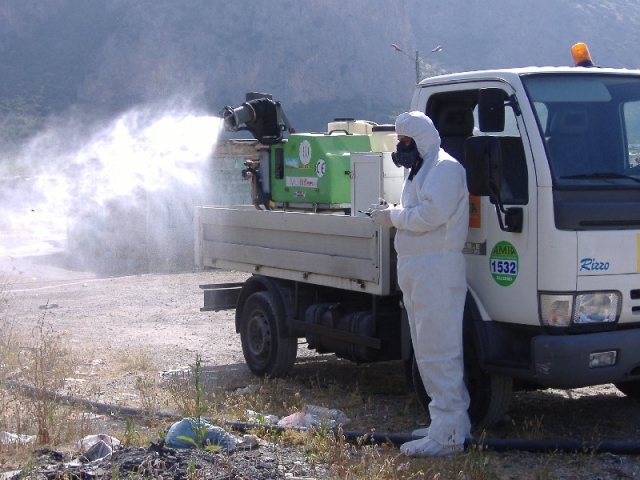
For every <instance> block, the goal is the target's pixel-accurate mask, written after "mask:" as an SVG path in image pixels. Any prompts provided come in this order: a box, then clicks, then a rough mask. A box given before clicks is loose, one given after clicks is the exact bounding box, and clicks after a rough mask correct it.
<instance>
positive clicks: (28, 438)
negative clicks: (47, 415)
mask: <svg viewBox="0 0 640 480" xmlns="http://www.w3.org/2000/svg"><path fill="white" fill-rule="evenodd" d="M35 441H36V436H35V435H19V434H16V433H9V432H0V445H9V444H14V445H15V444H20V445H25V444H27V443H33V442H35Z"/></svg>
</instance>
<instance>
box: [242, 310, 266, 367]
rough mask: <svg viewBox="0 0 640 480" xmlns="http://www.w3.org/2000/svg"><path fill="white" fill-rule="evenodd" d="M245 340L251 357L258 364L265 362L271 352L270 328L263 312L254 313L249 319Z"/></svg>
mask: <svg viewBox="0 0 640 480" xmlns="http://www.w3.org/2000/svg"><path fill="white" fill-rule="evenodd" d="M247 340H248V342H247V346H248V347H249V351H250V352H251V356H252V357H253V358H254V359H256V360H258V361H260V362H265V361H266V360H267V359H268V357H269V353H270V352H271V328H270V327H269V321H268V320H267V317H266V316H265V314H264V313H263V312H261V311H255V312H253V314H252V315H251V317H250V318H249V322H248V324H247Z"/></svg>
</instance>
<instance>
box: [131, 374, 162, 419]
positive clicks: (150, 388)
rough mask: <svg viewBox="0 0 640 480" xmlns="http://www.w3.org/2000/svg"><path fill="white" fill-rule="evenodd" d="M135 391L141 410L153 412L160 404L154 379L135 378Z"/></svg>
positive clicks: (146, 376)
mask: <svg viewBox="0 0 640 480" xmlns="http://www.w3.org/2000/svg"><path fill="white" fill-rule="evenodd" d="M135 389H136V391H137V392H138V394H139V397H140V403H141V404H142V408H143V409H144V410H146V411H148V412H152V411H153V410H155V409H156V407H157V406H158V405H159V403H160V401H159V398H158V385H157V381H156V379H155V378H154V377H151V376H149V375H141V376H137V377H136V380H135Z"/></svg>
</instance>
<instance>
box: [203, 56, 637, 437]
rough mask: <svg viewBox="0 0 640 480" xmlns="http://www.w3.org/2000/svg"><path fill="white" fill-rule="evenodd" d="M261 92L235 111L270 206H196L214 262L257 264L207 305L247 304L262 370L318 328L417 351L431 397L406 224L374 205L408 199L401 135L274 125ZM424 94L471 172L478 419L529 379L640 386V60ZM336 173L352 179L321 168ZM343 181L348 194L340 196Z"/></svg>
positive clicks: (468, 335) (417, 98)
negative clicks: (400, 274)
mask: <svg viewBox="0 0 640 480" xmlns="http://www.w3.org/2000/svg"><path fill="white" fill-rule="evenodd" d="M252 101H254V100H248V101H247V102H245V103H244V104H243V106H242V107H239V108H238V109H231V108H229V107H225V108H226V109H227V111H226V112H224V114H225V120H226V121H227V124H228V125H229V127H230V128H232V129H233V128H238V127H241V125H243V122H245V123H244V124H246V125H247V126H248V128H249V129H250V130H252V131H253V133H254V135H255V134H256V133H257V135H256V138H258V139H259V140H260V141H261V143H262V144H263V148H262V149H261V151H260V153H259V159H258V160H257V161H256V162H254V163H253V164H252V166H250V167H249V168H248V169H247V171H248V173H247V174H248V175H249V176H251V177H252V181H253V182H254V186H255V188H254V200H255V201H254V204H255V205H254V206H248V207H237V208H233V207H216V206H203V207H198V208H197V211H196V222H195V228H196V233H195V238H196V262H197V264H198V265H200V266H201V267H203V268H207V267H215V268H221V269H229V270H240V271H245V272H251V273H252V274H253V275H252V276H251V277H249V279H248V280H247V281H246V282H244V283H242V284H226V285H203V286H201V287H202V288H203V290H204V308H203V310H217V309H222V308H235V311H236V316H235V321H236V329H237V331H238V333H239V334H240V338H241V342H242V349H243V353H244V357H245V360H246V362H247V365H248V367H249V369H250V370H251V371H252V372H253V373H255V374H256V375H262V376H264V375H267V376H282V375H285V374H287V373H288V372H290V371H291V370H292V368H293V367H294V363H295V359H296V352H297V349H298V343H299V341H301V340H302V341H306V343H307V346H308V348H311V349H315V350H317V351H318V352H333V353H335V354H336V355H337V356H339V357H341V358H346V359H349V360H352V361H354V362H381V361H392V360H404V361H405V365H407V366H412V367H411V370H409V372H410V373H411V379H412V381H413V383H414V387H415V389H416V392H417V394H418V398H419V399H420V402H421V403H422V404H423V405H424V406H425V407H426V405H427V404H428V401H429V398H428V396H427V395H426V393H425V391H424V388H423V387H422V384H421V382H420V377H419V375H418V374H417V369H416V367H415V365H414V364H413V362H412V348H411V341H410V338H409V333H408V326H407V322H406V315H405V312H404V310H403V308H402V296H401V293H400V291H399V289H398V287H397V284H396V277H395V252H394V249H393V235H394V230H393V229H389V228H383V227H378V226H375V225H374V224H373V223H372V222H371V220H370V219H369V218H367V217H366V216H365V215H363V214H362V213H360V212H359V211H366V210H367V209H368V207H369V205H370V204H372V203H375V202H377V200H378V198H379V197H383V198H385V199H387V200H388V201H390V202H397V201H398V200H397V199H398V198H399V192H400V184H401V182H402V178H401V176H402V173H401V169H398V168H396V167H395V166H394V165H393V163H392V162H391V160H390V153H389V152H388V150H392V149H393V148H388V147H387V146H386V145H384V148H379V147H377V145H376V141H374V139H375V137H376V134H379V132H375V131H373V130H374V129H375V127H376V126H375V125H373V126H372V125H371V124H370V123H368V122H353V121H349V120H343V121H336V122H333V123H332V124H329V130H330V131H331V130H336V129H337V130H341V131H340V132H336V131H332V132H331V133H330V132H327V133H323V134H309V135H307V136H305V135H301V134H295V133H291V134H290V135H289V136H288V138H287V139H285V138H282V133H281V132H283V131H284V130H285V127H286V126H287V123H285V124H284V125H283V124H282V122H280V123H278V125H279V131H280V133H277V132H276V131H275V130H273V131H272V132H271V133H272V135H267V134H264V130H261V129H262V128H263V127H264V125H266V124H268V123H269V122H262V123H259V121H258V117H259V116H260V109H259V108H254V107H256V105H253V106H252V105H251V102H252ZM272 103H273V102H272ZM275 105H276V107H279V104H277V103H276V104H275ZM410 109H411V110H420V111H423V112H426V114H427V115H429V116H430V117H431V118H432V119H433V120H434V123H435V125H436V127H437V128H438V130H439V132H440V135H441V138H442V148H444V149H445V150H446V151H447V152H449V153H450V154H451V155H453V156H454V157H455V158H457V159H458V160H459V161H460V162H461V163H462V164H463V165H464V166H465V168H466V171H467V180H468V187H469V191H470V218H469V227H470V228H469V234H468V239H467V244H466V248H465V252H464V253H465V257H466V261H467V281H468V294H467V300H466V307H465V313H464V345H465V366H466V375H465V380H466V383H467V386H468V388H469V392H470V395H471V406H470V409H469V413H470V416H471V418H472V420H473V421H474V422H475V423H476V424H479V425H483V426H491V425H494V424H495V423H497V422H498V421H499V420H500V419H501V418H502V417H503V415H504V413H505V411H506V409H507V407H508V404H509V401H510V397H511V393H512V391H513V389H523V390H524V389H540V388H560V389H566V388H577V387H584V386H590V385H600V384H606V383H613V384H615V386H616V387H617V388H618V389H619V390H620V391H621V392H623V393H624V394H626V395H629V396H632V397H635V398H640V71H633V70H624V69H609V68H597V67H593V68H588V67H542V68H539V67H530V68H517V69H505V70H492V71H475V72H465V73H457V74H447V75H442V76H436V77H432V78H427V79H425V80H423V81H421V82H420V83H419V84H418V85H416V88H415V92H414V94H413V100H412V102H411V106H410ZM273 111H274V110H272V113H273ZM275 111H279V109H278V108H276V109H275ZM271 124H272V125H273V122H271ZM363 124H364V125H363ZM336 127H337V128H336ZM356 127H358V128H356ZM360 127H364V128H360ZM359 128H360V130H359V131H360V132H361V133H354V131H356V130H358V129H359ZM382 131H383V132H384V134H385V135H389V133H391V134H392V133H393V132H389V127H386V126H384V128H382ZM316 137H317V138H316ZM323 137H330V138H333V140H332V141H335V139H336V138H338V139H349V138H352V137H353V138H356V137H366V138H368V139H369V148H366V146H365V147H362V145H361V144H352V145H351V146H346V147H345V146H342V147H340V148H334V147H335V145H333V144H332V146H331V147H330V148H328V149H327V150H325V151H320V152H319V153H318V154H317V155H316V153H315V152H316V151H318V150H322V145H320V144H317V143H314V142H320V141H321V139H322V138H323ZM356 143H357V142H356ZM382 143H383V144H384V142H382ZM349 150H350V151H349ZM377 150H386V151H377ZM340 162H347V163H346V165H347V166H346V167H345V163H340ZM330 174H335V175H338V176H339V177H340V178H339V179H338V180H335V179H334V183H332V184H331V185H329V184H322V180H323V179H326V177H327V176H328V175H330ZM339 182H343V183H339ZM336 185H337V186H336ZM331 188H333V189H334V190H332V191H330V192H328V191H327V189H331ZM323 190H324V191H323ZM336 190H339V191H340V194H341V195H342V198H338V197H336V198H330V197H331V196H332V195H334V194H336ZM345 192H346V193H345ZM323 195H324V196H323ZM434 281H437V279H436V280H434Z"/></svg>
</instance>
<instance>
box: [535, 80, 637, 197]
mask: <svg viewBox="0 0 640 480" xmlns="http://www.w3.org/2000/svg"><path fill="white" fill-rule="evenodd" d="M523 82H524V85H525V88H526V89H527V93H528V95H529V98H530V100H531V102H532V105H533V107H534V112H535V114H536V116H537V120H538V125H539V128H540V131H541V132H542V134H543V139H544V142H545V146H546V150H547V156H548V158H549V162H550V166H551V173H552V175H553V181H554V185H555V186H556V187H560V188H562V187H570V188H572V189H573V188H578V189H580V188H588V189H591V188H594V187H595V188H598V189H600V188H607V186H611V187H612V188H639V187H640V76H638V75H610V74H604V73H601V74H600V73H596V72H593V71H590V72H589V73H585V74H578V73H576V74H563V75H559V74H555V75H530V76H525V77H523Z"/></svg>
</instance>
